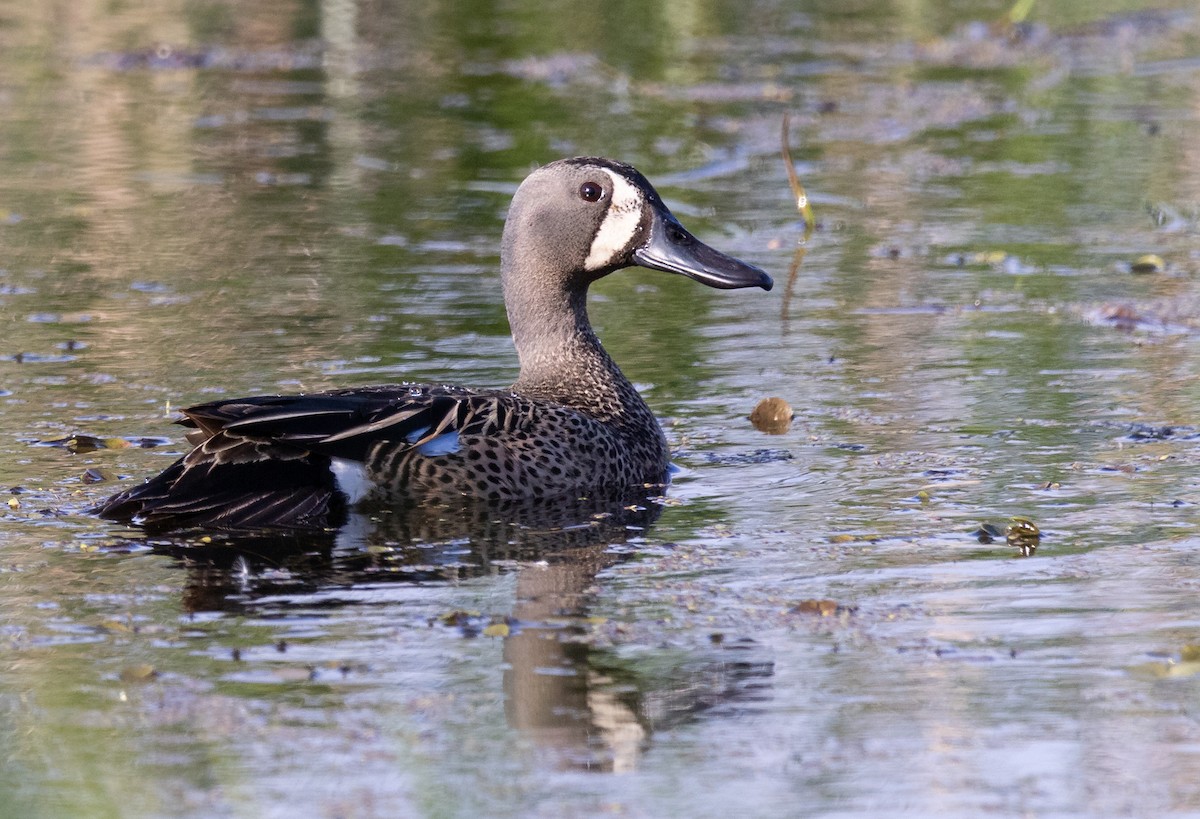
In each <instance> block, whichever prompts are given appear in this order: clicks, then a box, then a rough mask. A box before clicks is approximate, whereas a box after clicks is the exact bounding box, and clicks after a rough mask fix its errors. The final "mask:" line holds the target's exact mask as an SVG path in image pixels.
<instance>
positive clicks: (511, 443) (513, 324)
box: [89, 157, 772, 531]
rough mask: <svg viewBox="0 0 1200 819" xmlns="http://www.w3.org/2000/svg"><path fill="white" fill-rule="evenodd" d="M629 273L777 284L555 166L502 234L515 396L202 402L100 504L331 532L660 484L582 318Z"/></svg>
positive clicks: (650, 444)
mask: <svg viewBox="0 0 1200 819" xmlns="http://www.w3.org/2000/svg"><path fill="white" fill-rule="evenodd" d="M634 266H640V267H644V268H649V269H651V270H658V271H663V272H666V273H674V274H680V275H683V276H686V277H688V278H690V279H693V280H695V281H697V282H700V283H701V284H704V285H707V286H709V287H713V288H717V289H723V290H733V289H739V288H752V287H758V288H762V289H763V290H770V289H771V287H772V280H771V277H770V276H769V275H768V274H767V273H766V272H765V271H763V270H762V269H760V268H758V267H755V266H754V265H751V264H748V263H746V262H743V261H741V260H739V259H735V258H733V257H732V256H729V255H726V254H724V253H722V252H721V251H719V250H716V249H714V248H712V247H710V246H709V245H707V244H705V243H703V242H701V241H700V240H699V239H697V238H696V237H695V236H693V235H692V234H691V233H690V232H688V231H687V230H686V229H685V228H684V227H683V225H682V224H680V222H679V220H678V219H676V218H675V216H674V214H672V213H671V211H670V210H669V209H668V207H667V206H666V205H665V204H664V203H663V200H662V198H661V197H660V196H659V194H658V192H657V191H656V190H655V189H654V187H653V186H652V185H651V184H650V182H649V181H648V180H647V179H646V177H645V176H643V175H642V174H641V172H639V171H638V170H637V169H635V168H634V167H633V166H631V165H628V164H625V163H623V162H619V161H616V160H612V159H604V158H599V157H574V158H569V159H560V160H557V161H554V162H550V163H548V164H546V165H543V166H541V167H539V168H537V169H535V170H534V171H533V172H532V173H530V174H529V175H528V176H527V177H526V178H525V180H524V181H523V182H522V183H521V184H520V186H519V187H518V188H517V191H516V193H515V194H514V195H513V199H512V203H511V206H510V208H509V211H508V214H507V217H506V219H505V224H504V230H503V234H502V238H501V242H500V279H501V287H502V291H503V298H504V304H505V308H506V311H507V314H508V321H509V327H510V330H511V333H512V338H513V342H514V344H515V346H516V351H517V358H518V362H519V373H518V377H517V379H516V381H515V382H514V383H513V384H512V386H511V387H508V388H506V389H471V388H467V387H461V386H453V385H445V384H423V383H408V382H404V383H398V384H388V385H380V386H365V387H356V388H351V389H335V390H330V391H324V392H313V393H301V394H294V395H263V396H254V397H248V398H235V399H231V400H219V401H212V402H209V403H205V404H199V405H197V406H193V407H189V408H187V409H184V410H182V418H181V419H179V420H178V421H177V422H176V423H179V424H182V425H183V426H184V427H187V428H188V429H189V431H188V433H187V434H186V437H187V440H188V442H189V443H190V444H192V445H193V448H192V449H191V451H189V452H188V453H187V454H185V455H183V456H182V457H181V458H179V459H178V460H177V461H175V462H174V463H173V464H172V465H171V466H169V467H167V468H166V469H165V470H164V471H163V472H161V473H160V474H158V475H156V476H154V477H152V478H149V479H148V480H146V481H145V482H143V483H141V484H139V485H137V486H135V487H132V488H130V489H127V490H125V491H122V492H119V493H117V494H115V495H113V496H112V497H109V498H108V499H107V500H104V501H103V502H102V503H100V504H99V505H98V506H96V507H94V508H92V509H91V510H89V511H91V512H92V513H94V514H96V515H98V516H99V517H101V518H105V519H108V520H113V521H118V522H122V523H126V524H132V525H135V526H141V527H144V528H145V529H150V530H157V531H163V530H175V529H194V528H215V529H224V530H244V529H255V530H258V529H294V528H301V529H328V528H330V527H336V526H337V525H339V521H343V520H344V519H345V516H346V514H347V511H348V510H351V509H357V508H362V507H363V506H364V505H369V504H371V503H383V504H388V503H400V502H409V501H418V502H419V501H420V500H421V499H437V498H458V499H463V498H465V499H471V500H479V501H484V502H492V503H506V502H513V501H521V502H526V501H530V502H540V501H542V500H543V499H552V498H568V497H572V496H575V497H579V496H584V495H588V494H591V493H599V492H619V491H621V490H622V489H624V488H632V487H644V486H652V485H662V484H666V483H667V482H668V481H669V468H670V450H669V448H668V445H667V440H666V437H665V436H664V434H663V430H662V427H661V426H660V425H659V423H658V421H657V419H656V418H655V416H654V414H653V413H652V412H651V410H650V408H649V407H648V406H647V404H646V402H645V400H644V399H643V398H642V396H641V395H640V394H639V393H638V391H637V389H636V388H635V387H634V386H633V384H631V383H630V381H629V379H627V378H626V377H625V375H624V374H623V373H622V372H621V370H620V368H619V367H618V366H617V364H616V363H615V362H614V361H613V359H612V358H611V357H610V356H609V354H608V353H607V352H606V351H605V349H604V347H603V346H602V345H601V343H600V339H599V338H598V337H597V335H596V333H595V331H594V330H593V328H592V325H591V322H590V321H589V319H588V312H587V294H588V288H589V287H590V286H591V285H592V283H594V282H596V281H597V280H599V279H601V278H603V277H605V276H607V275H609V274H610V273H613V272H615V271H617V270H621V269H623V268H628V267H634Z"/></svg>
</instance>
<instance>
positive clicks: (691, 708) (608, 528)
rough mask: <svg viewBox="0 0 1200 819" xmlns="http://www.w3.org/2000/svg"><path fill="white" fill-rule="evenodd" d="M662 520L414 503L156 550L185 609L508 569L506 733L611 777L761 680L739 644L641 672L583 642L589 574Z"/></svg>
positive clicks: (646, 515) (749, 696)
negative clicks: (665, 733) (316, 525)
mask: <svg viewBox="0 0 1200 819" xmlns="http://www.w3.org/2000/svg"><path fill="white" fill-rule="evenodd" d="M661 511H662V504H661V498H657V497H655V495H654V493H652V492H649V491H647V492H642V493H638V494H634V495H622V496H619V497H605V498H587V499H576V500H572V501H571V502H570V503H565V504H564V503H560V504H557V505H550V504H546V503H544V502H543V503H539V504H536V505H511V504H510V505H506V506H495V505H489V506H480V505H476V504H472V505H466V504H463V505H446V504H440V505H435V506H429V505H426V506H421V507H413V508H408V509H381V510H378V511H375V512H370V513H363V514H359V515H357V516H355V517H354V518H353V519H351V520H350V521H349V522H348V523H347V524H346V525H345V526H344V527H343V528H341V529H340V530H338V531H337V532H329V533H319V534H306V535H303V536H298V535H289V536H287V537H280V536H263V535H256V536H253V537H248V536H238V537H234V536H226V537H224V538H222V539H221V542H219V543H214V544H210V546H209V547H208V548H203V549H198V548H196V547H195V545H192V544H191V543H188V542H185V541H175V542H172V541H160V542H159V543H158V544H157V546H156V548H158V549H159V550H160V551H165V552H169V553H171V554H172V555H173V556H174V557H175V558H176V559H177V560H178V561H179V563H180V565H181V566H183V567H185V569H186V571H187V583H186V586H185V590H184V605H185V606H186V608H187V609H188V610H190V611H193V612H200V611H241V610H247V609H251V608H253V607H254V606H255V601H257V600H260V599H262V598H266V597H270V598H271V599H272V600H278V599H281V598H282V599H287V600H289V601H290V602H291V603H292V604H294V605H297V606H303V607H306V608H311V607H312V606H313V604H314V602H315V601H316V600H318V599H319V600H320V601H323V602H322V603H320V604H322V605H342V604H343V603H342V602H340V601H339V598H338V596H337V595H336V594H334V595H330V594H329V592H330V591H331V590H336V589H338V588H344V589H351V588H353V587H355V586H356V585H363V584H378V583H380V582H397V583H431V582H439V581H440V582H445V581H447V580H456V579H462V578H465V577H471V576H478V575H483V574H489V573H496V572H501V571H515V572H516V573H517V577H516V600H515V603H514V605H513V609H512V611H511V613H510V615H509V622H511V623H512V624H513V627H512V628H511V630H508V633H507V635H506V636H505V637H504V638H503V639H504V661H505V663H506V666H505V672H504V693H505V713H506V716H507V719H508V722H509V724H510V725H511V726H512V727H513V728H515V729H517V730H519V731H521V732H523V733H525V734H527V735H528V736H530V737H532V738H533V739H534V740H535V741H536V742H537V743H538V744H539V745H540V746H542V747H544V748H546V749H548V750H550V751H552V754H553V756H554V758H555V759H556V760H558V761H559V763H560V764H563V765H568V766H574V767H582V768H586V769H589V770H600V771H623V770H630V769H633V768H635V767H636V766H637V761H638V759H639V757H640V755H641V753H642V752H643V750H644V749H645V748H646V746H647V744H648V742H649V740H650V737H651V735H652V733H653V732H654V731H655V730H657V729H661V728H662V727H664V726H667V725H672V724H675V723H677V722H679V721H680V720H683V719H688V718H690V717H692V716H693V715H695V714H696V713H698V712H700V711H704V710H707V709H710V708H713V707H714V706H733V705H736V706H737V707H747V706H749V705H750V704H751V703H753V701H754V700H756V699H758V698H760V697H761V696H762V695H763V689H764V688H765V686H766V684H767V683H766V679H767V678H769V677H770V676H771V674H772V670H773V669H772V664H771V662H770V660H769V659H768V658H765V657H763V656H762V652H761V651H760V650H759V649H758V647H757V646H756V645H755V644H753V643H751V642H749V641H742V642H735V643H733V644H724V643H714V644H713V645H712V647H711V650H710V651H708V652H705V654H704V656H697V654H696V653H695V652H694V651H692V652H679V656H678V657H674V658H670V657H668V658H667V659H666V661H665V662H656V663H653V665H654V671H653V673H649V672H647V671H645V670H644V668H645V665H646V664H645V663H641V662H637V661H634V660H629V659H623V658H622V657H621V656H620V655H619V654H618V653H617V652H614V651H612V650H609V649H601V648H596V647H594V646H592V645H590V643H589V640H588V638H587V635H588V630H587V629H586V628H585V625H584V622H585V618H586V617H587V615H588V608H589V603H590V600H591V597H592V595H593V593H594V589H595V582H596V575H597V573H598V572H600V571H601V570H602V569H604V568H606V567H608V566H611V565H612V564H613V563H615V562H616V561H618V560H621V559H622V558H623V556H624V555H626V554H629V553H630V552H632V551H633V550H634V549H635V548H636V546H635V544H636V540H637V539H638V538H639V537H640V536H641V535H642V534H643V533H644V532H645V531H646V529H647V528H648V527H650V526H651V525H652V524H653V523H654V521H655V520H656V519H657V518H658V516H659V514H660V513H661ZM193 543H194V542H193ZM660 660H661V658H660Z"/></svg>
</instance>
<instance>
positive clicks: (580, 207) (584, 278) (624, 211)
mask: <svg viewBox="0 0 1200 819" xmlns="http://www.w3.org/2000/svg"><path fill="white" fill-rule="evenodd" d="M502 256H503V267H504V276H505V290H506V293H511V294H512V295H517V294H516V293H512V291H514V290H516V291H522V290H525V289H526V288H527V287H530V288H539V289H545V288H547V287H548V286H551V285H552V284H553V285H557V287H555V289H558V288H559V287H561V291H560V292H568V293H570V292H581V291H585V290H586V288H587V285H588V284H590V283H591V282H593V281H595V280H596V279H599V278H600V277H601V276H606V275H608V274H609V273H612V272H613V271H614V270H619V269H621V268H623V267H633V266H635V265H638V266H641V267H648V268H651V269H654V270H663V271H666V272H668V273H681V274H683V275H684V276H687V277H689V278H692V279H695V280H696V281H698V282H700V283H702V284H707V285H708V286H709V287H717V288H721V289H724V290H732V289H735V288H739V287H761V288H762V289H763V290H770V289H771V286H772V281H771V277H770V276H768V275H767V274H766V273H764V272H763V271H762V270H759V269H758V268H757V267H754V266H753V265H749V264H746V263H745V262H743V261H739V260H738V259H735V258H733V257H732V256H727V255H725V254H724V253H721V252H720V251H718V250H715V249H713V248H711V247H709V246H708V245H706V244H704V243H703V242H701V241H700V240H698V239H697V238H696V237H694V236H693V235H692V234H691V233H689V232H688V231H687V230H686V229H685V228H684V227H683V225H681V224H680V223H679V220H678V219H676V218H675V216H674V214H672V213H671V211H670V210H669V209H668V208H667V206H666V205H665V204H663V201H662V198H661V197H660V196H659V195H658V192H657V191H655V190H654V187H653V186H652V185H651V184H650V182H649V181H647V179H646V177H644V176H642V174H641V173H639V172H638V170H637V169H636V168H634V167H632V166H631V165H626V164H624V163H622V162H615V161H613V160H611V159H599V158H594V157H576V158H574V159H561V160H559V161H557V162H551V163H550V164H548V165H544V166H542V167H541V168H538V169H537V170H536V171H534V172H533V173H532V174H530V175H529V176H528V177H527V178H526V179H525V181H524V182H523V183H521V186H520V188H518V189H517V193H516V195H515V196H514V197H513V201H512V207H511V208H510V210H509V212H508V220H507V222H506V223H505V226H504V242H503V246H502Z"/></svg>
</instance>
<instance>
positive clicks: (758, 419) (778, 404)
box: [750, 397, 796, 435]
mask: <svg viewBox="0 0 1200 819" xmlns="http://www.w3.org/2000/svg"><path fill="white" fill-rule="evenodd" d="M795 417H796V413H795V412H793V411H792V405H791V404H789V403H788V402H787V401H784V400H783V399H782V398H775V397H772V398H764V399H763V400H761V401H759V402H758V406H756V407H755V408H754V411H753V412H751V413H750V423H751V424H753V425H754V428H755V429H757V430H758V431H759V432H765V433H767V434H768V435H781V434H783V433H785V432H787V431H788V429H789V428H790V427H791V426H792V419H793V418H795Z"/></svg>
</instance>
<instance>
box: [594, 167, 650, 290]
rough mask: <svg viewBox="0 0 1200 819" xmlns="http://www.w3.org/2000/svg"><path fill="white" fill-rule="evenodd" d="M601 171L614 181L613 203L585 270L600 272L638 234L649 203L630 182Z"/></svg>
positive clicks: (597, 233)
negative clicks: (643, 213) (645, 207)
mask: <svg viewBox="0 0 1200 819" xmlns="http://www.w3.org/2000/svg"><path fill="white" fill-rule="evenodd" d="M601 170H602V171H604V173H606V174H608V175H609V177H611V178H612V183H613V184H612V202H610V203H609V205H608V213H606V214H605V215H604V221H603V222H601V223H600V229H599V230H598V231H596V238H595V239H592V249H591V251H590V252H589V253H588V257H587V260H586V261H584V263H583V267H584V269H585V270H600V269H601V268H605V267H608V266H609V265H610V264H612V262H613V259H614V258H616V256H617V254H618V253H620V252H621V251H622V250H624V249H625V248H626V247H627V246H628V245H629V241H630V239H632V238H633V234H634V233H636V232H637V229H638V225H639V224H641V221H642V206H643V204H644V203H645V199H644V198H643V197H642V192H641V191H639V190H638V189H637V188H636V187H634V185H633V184H632V183H631V182H630V181H629V180H628V179H626V178H625V177H623V176H621V175H620V174H619V173H614V172H613V171H610V170H608V168H601Z"/></svg>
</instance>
